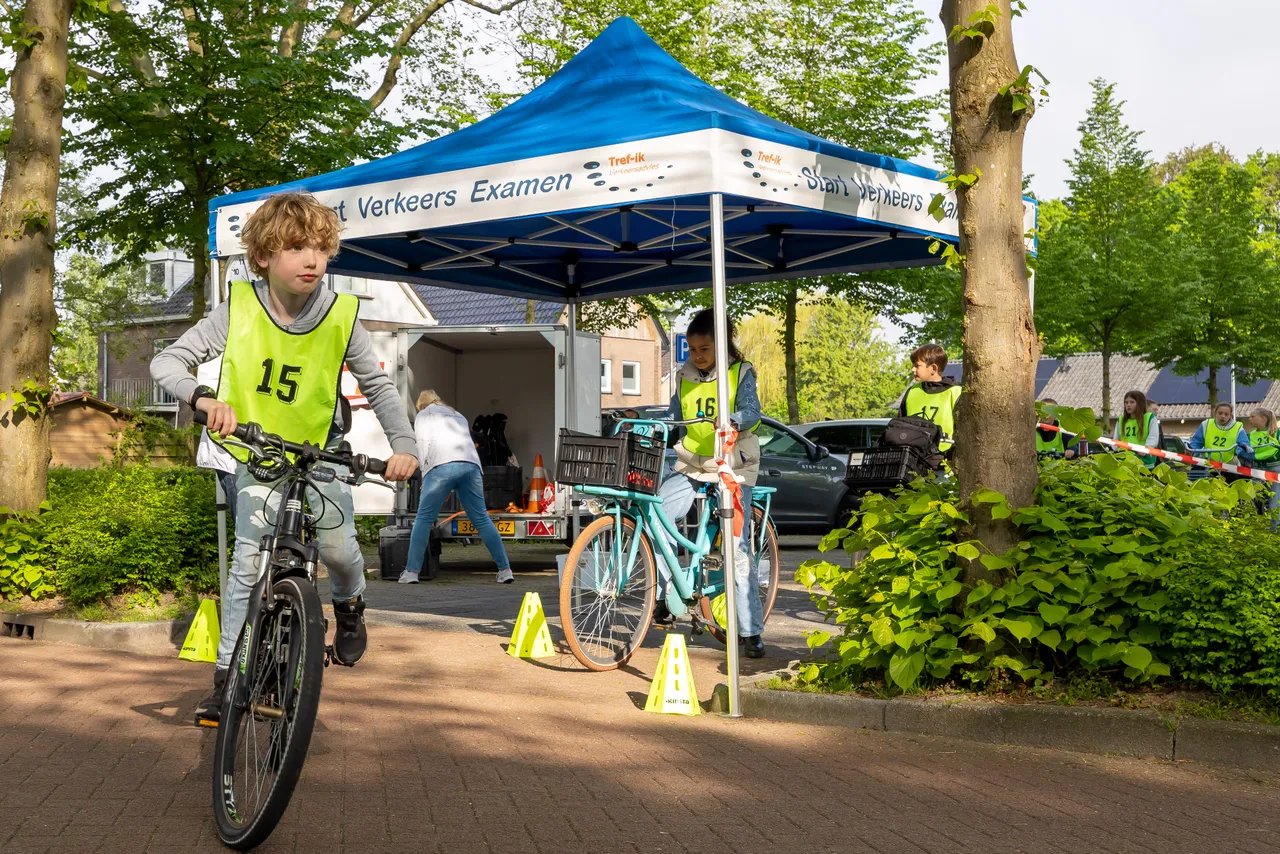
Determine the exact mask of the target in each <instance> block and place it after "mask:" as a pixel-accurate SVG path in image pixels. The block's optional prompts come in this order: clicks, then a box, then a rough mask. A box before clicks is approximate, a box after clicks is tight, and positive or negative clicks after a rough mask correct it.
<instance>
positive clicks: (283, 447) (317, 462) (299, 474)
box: [195, 410, 394, 850]
mask: <svg viewBox="0 0 1280 854" xmlns="http://www.w3.org/2000/svg"><path fill="white" fill-rule="evenodd" d="M195 420H196V422H197V423H199V424H204V423H205V421H206V417H205V413H203V412H200V411H198V410H197V411H196V413H195ZM226 442H227V443H228V444H234V445H236V446H237V447H242V448H246V449H248V450H249V452H250V454H251V457H252V460H251V462H250V463H249V470H250V471H251V472H252V473H253V475H254V477H255V478H257V479H258V480H259V481H262V482H267V483H272V482H274V483H276V488H277V489H278V490H280V493H281V500H280V503H279V506H278V509H277V514H276V520H275V532H274V533H272V534H268V535H266V536H264V537H263V538H262V543H261V546H260V549H259V552H258V572H259V575H258V581H257V583H256V584H255V585H254V586H253V589H252V590H251V591H250V593H249V610H248V614H247V616H246V619H245V624H244V630H243V631H242V632H241V633H240V638H239V640H237V641H236V647H235V652H234V653H233V654H232V657H231V668H230V670H229V672H228V674H227V682H226V687H225V688H224V689H223V695H222V715H221V719H220V721H219V723H218V737H217V743H216V745H215V747H214V753H213V812H214V817H215V818H216V819H217V825H218V836H219V837H220V838H221V839H222V841H223V842H224V843H225V844H226V845H228V846H230V847H232V848H236V849H240V850H246V849H249V848H253V847H254V846H256V845H259V844H261V843H262V842H263V841H264V840H266V838H267V837H268V836H270V835H271V832H272V831H273V830H275V827H276V824H277V823H278V822H279V821H280V817H281V816H282V815H284V811H285V809H286V808H287V807H288V806H289V799H290V798H291V797H292V796H293V789H294V786H296V785H297V783H298V777H299V775H301V773H302V764H303V762H305V761H306V758H307V748H308V747H309V746H310V744H311V732H312V730H313V728H314V727H315V723H316V710H317V709H318V708H319V705H320V684H321V682H322V680H323V675H324V668H325V667H328V666H329V661H330V659H331V658H332V655H333V648H332V647H331V646H326V645H325V630H326V628H327V621H326V620H325V618H324V612H323V610H322V608H321V605H320V595H319V593H317V592H316V587H315V579H316V562H317V559H318V557H319V550H318V548H317V546H316V543H315V536H316V529H317V520H319V519H322V518H323V516H324V505H325V503H326V502H328V499H326V498H325V497H324V495H323V493H319V492H318V486H319V485H320V484H322V483H332V482H333V481H335V480H341V481H343V482H346V483H349V484H352V485H353V486H354V485H357V484H359V483H362V482H367V483H379V484H382V485H385V486H387V487H388V488H394V487H391V485H390V484H386V483H384V482H383V481H376V480H369V481H365V480H362V478H364V476H365V475H366V474H382V473H383V472H385V471H386V462H385V461H383V460H378V459H372V458H369V457H366V456H365V455H363V454H353V453H352V452H351V447H350V446H349V445H348V444H347V443H345V442H344V443H343V444H342V447H341V449H340V450H339V451H338V453H332V452H329V451H326V450H324V449H323V448H320V447H317V446H316V445H312V444H310V443H305V444H302V445H298V444H295V443H293V442H287V441H285V440H284V439H282V438H280V437H279V436H276V435H273V434H271V433H267V432H265V431H263V430H262V428H261V427H259V426H258V425H257V424H252V423H249V424H241V425H240V426H239V427H237V428H236V430H235V433H234V434H232V436H229V437H227V440H226ZM325 463H329V464H332V465H338V466H344V467H346V468H347V470H348V471H349V472H350V474H348V475H345V476H343V475H339V474H338V472H337V471H335V470H334V469H333V468H330V467H329V466H327V465H323V464H325ZM308 485H311V486H312V487H316V488H317V494H319V496H320V504H321V506H320V507H319V508H318V514H317V515H313V514H311V513H308V512H306V509H307V507H306V499H307V494H306V493H307V486H308ZM310 509H313V510H316V509H317V508H314V507H313V508H310Z"/></svg>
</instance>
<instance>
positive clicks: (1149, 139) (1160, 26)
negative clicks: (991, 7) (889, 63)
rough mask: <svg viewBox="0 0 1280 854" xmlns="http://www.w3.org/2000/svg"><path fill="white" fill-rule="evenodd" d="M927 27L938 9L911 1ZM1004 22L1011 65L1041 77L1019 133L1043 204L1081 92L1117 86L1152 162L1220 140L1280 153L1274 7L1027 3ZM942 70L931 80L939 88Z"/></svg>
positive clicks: (1122, 0)
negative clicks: (1036, 105)
mask: <svg viewBox="0 0 1280 854" xmlns="http://www.w3.org/2000/svg"><path fill="white" fill-rule="evenodd" d="M916 5H917V6H918V7H919V8H920V9H921V10H923V11H924V13H925V14H926V15H928V16H929V18H930V19H931V20H933V21H934V22H935V25H936V26H935V32H936V34H937V37H938V38H943V37H944V35H945V34H944V32H943V27H942V23H941V22H940V21H938V17H937V15H938V10H939V9H940V8H941V6H942V4H941V2H940V0H916ZM1027 6H1028V9H1027V11H1026V13H1025V14H1024V15H1023V16H1022V17H1021V18H1018V19H1016V20H1015V21H1014V34H1013V35H1014V46H1015V49H1016V50H1017V55H1018V62H1019V63H1021V64H1022V65H1034V66H1035V67H1036V68H1038V69H1040V71H1042V72H1043V73H1044V75H1045V76H1046V77H1048V78H1049V81H1050V84H1049V86H1048V89H1049V95H1050V99H1049V102H1048V104H1046V105H1044V106H1043V107H1042V108H1041V109H1040V110H1038V111H1037V113H1036V115H1035V117H1034V118H1033V119H1032V121H1031V125H1030V127H1029V128H1028V130H1027V139H1026V149H1025V153H1024V163H1023V167H1024V169H1025V171H1027V172H1030V173H1033V174H1034V175H1035V178H1034V179H1033V184H1032V186H1033V188H1034V189H1035V191H1036V193H1037V195H1039V196H1040V198H1042V199H1051V198H1058V197H1061V196H1063V195H1065V194H1066V191H1067V188H1066V184H1065V181H1066V178H1067V176H1068V170H1067V167H1066V165H1065V164H1064V163H1063V160H1064V159H1066V158H1068V157H1070V156H1071V152H1072V150H1073V149H1074V148H1075V145H1076V142H1077V140H1078V139H1079V133H1078V131H1077V129H1076V128H1077V125H1078V124H1079V123H1080V120H1081V119H1082V118H1083V117H1084V113H1085V110H1086V109H1087V108H1088V106H1089V102H1090V98H1091V90H1090V87H1089V82H1090V81H1091V80H1093V79H1094V78H1096V77H1102V78H1104V79H1106V80H1108V81H1111V82H1114V83H1116V84H1117V87H1116V92H1117V94H1118V96H1119V97H1120V98H1121V99H1122V100H1125V101H1127V102H1128V103H1127V104H1126V106H1125V118H1126V120H1127V121H1128V123H1129V125H1130V127H1132V128H1134V129H1135V130H1141V131H1144V133H1143V135H1142V137H1141V139H1140V142H1141V144H1142V145H1143V147H1144V148H1147V149H1150V150H1151V153H1152V156H1153V157H1154V158H1156V159H1161V158H1163V157H1164V155H1165V154H1167V153H1169V152H1170V151H1175V150H1177V149H1179V148H1182V147H1184V146H1187V145H1203V144H1205V143H1207V142H1221V143H1222V144H1224V145H1225V146H1226V147H1227V149H1228V150H1229V151H1231V152H1232V153H1233V154H1235V155H1236V156H1237V157H1244V156H1246V155H1247V154H1249V153H1250V152H1253V151H1255V150H1257V149H1259V148H1262V149H1267V150H1270V151H1276V150H1280V110H1278V109H1277V104H1278V103H1280V99H1278V98H1277V95H1276V86H1277V84H1278V83H1280V48H1278V47H1277V36H1276V33H1277V31H1278V30H1280V2H1278V0H1216V2H1208V3H1206V2H1190V0H1028V2H1027ZM946 74H947V69H946V65H945V62H943V63H940V64H939V68H938V75H939V79H940V80H943V81H945V78H946Z"/></svg>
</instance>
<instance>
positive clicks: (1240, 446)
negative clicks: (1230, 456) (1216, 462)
mask: <svg viewBox="0 0 1280 854" xmlns="http://www.w3.org/2000/svg"><path fill="white" fill-rule="evenodd" d="M1212 420H1213V419H1212V418H1210V419H1209V421H1201V422H1200V426H1199V427H1197V428H1196V432H1194V433H1192V434H1191V439H1190V440H1189V441H1188V442H1187V450H1188V451H1190V452H1191V453H1192V454H1196V453H1197V452H1199V451H1205V450H1209V449H1207V448H1205V446H1204V428H1205V425H1206V424H1208V423H1209V422H1210V421H1212ZM1236 426H1237V427H1238V428H1239V432H1237V433H1236V449H1235V450H1236V456H1238V457H1240V458H1241V459H1244V460H1248V461H1249V462H1253V446H1252V445H1250V444H1249V434H1248V432H1246V431H1245V429H1244V425H1243V424H1240V423H1238V422H1237V424H1236Z"/></svg>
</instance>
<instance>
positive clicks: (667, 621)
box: [653, 599, 676, 629]
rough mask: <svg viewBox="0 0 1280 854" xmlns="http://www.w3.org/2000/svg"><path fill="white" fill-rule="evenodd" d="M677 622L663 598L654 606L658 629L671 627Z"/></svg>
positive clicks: (654, 623)
mask: <svg viewBox="0 0 1280 854" xmlns="http://www.w3.org/2000/svg"><path fill="white" fill-rule="evenodd" d="M675 624H676V618H675V616H674V615H672V613H671V609H670V608H668V607H667V603H666V602H663V601H662V600H661V599H659V600H658V602H657V603H656V604H655V605H654V606H653V625H654V628H658V629H669V628H671V627H672V626H674V625H675Z"/></svg>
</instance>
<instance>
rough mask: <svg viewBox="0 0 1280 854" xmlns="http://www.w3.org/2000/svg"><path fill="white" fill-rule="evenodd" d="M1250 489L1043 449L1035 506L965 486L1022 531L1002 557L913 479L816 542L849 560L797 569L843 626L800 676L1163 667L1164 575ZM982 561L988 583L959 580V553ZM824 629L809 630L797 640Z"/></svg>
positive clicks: (823, 678) (921, 677) (968, 675)
mask: <svg viewBox="0 0 1280 854" xmlns="http://www.w3.org/2000/svg"><path fill="white" fill-rule="evenodd" d="M1255 492H1256V488H1255V487H1254V486H1252V485H1251V484H1249V483H1247V482H1243V481H1242V482H1237V483H1234V484H1227V483H1225V482H1224V481H1223V480H1221V479H1219V478H1207V479H1204V480H1198V481H1190V482H1189V481H1188V480H1187V477H1186V475H1185V473H1182V472H1178V471H1174V470H1172V469H1170V468H1168V467H1167V466H1160V467H1158V468H1157V469H1156V470H1155V471H1154V473H1153V472H1151V471H1148V470H1147V469H1146V467H1145V466H1143V465H1142V463H1141V462H1140V461H1139V460H1138V459H1137V458H1135V457H1133V456H1131V455H1125V456H1121V457H1115V456H1111V455H1100V456H1095V457H1088V458H1085V459H1083V460H1080V461H1070V462H1067V461H1052V462H1048V463H1046V464H1045V465H1044V466H1043V467H1042V469H1041V477H1040V483H1039V485H1038V487H1037V490H1036V503H1035V504H1033V505H1032V506H1030V507H1027V508H1022V509H1017V510H1014V509H1012V508H1010V507H1008V505H1007V504H1006V503H1005V501H1004V499H1003V498H1002V497H1001V496H1000V495H998V494H996V493H994V492H991V491H989V490H988V491H983V492H979V493H977V494H975V495H974V496H973V499H974V501H975V502H977V503H983V504H988V505H990V508H991V511H992V513H993V515H995V516H996V517H998V518H999V517H1008V516H1012V518H1013V521H1014V522H1016V523H1017V524H1018V525H1019V526H1020V528H1021V529H1022V531H1023V534H1024V539H1023V540H1022V541H1021V542H1020V543H1019V544H1018V545H1017V546H1015V547H1014V548H1013V549H1011V550H1010V551H1009V552H1007V553H1006V554H1004V555H992V554H982V553H981V550H980V545H979V544H978V543H977V542H975V541H962V540H960V539H959V536H958V531H959V529H960V527H961V525H962V524H964V523H965V522H967V516H966V514H965V512H964V511H963V510H962V508H961V507H960V506H959V504H958V501H957V495H956V487H955V484H954V482H950V481H944V482H937V481H935V480H933V479H928V480H919V481H916V482H915V483H914V484H912V485H911V486H909V487H907V488H905V489H903V490H901V491H899V492H898V493H897V494H895V495H892V496H872V497H870V498H869V499H868V500H867V501H866V502H865V503H864V504H863V507H862V509H861V510H860V512H859V513H858V514H857V516H856V517H855V520H856V521H857V522H858V523H859V525H858V527H857V529H856V530H849V529H839V530H836V531H833V532H831V533H830V534H829V535H827V537H826V538H824V540H823V548H824V549H830V548H835V547H836V546H838V545H841V546H843V547H844V549H845V550H846V551H848V552H849V553H851V554H852V553H854V552H858V551H862V550H866V551H867V555H866V556H865V557H864V558H863V559H862V560H861V562H859V563H858V564H857V565H856V566H855V567H853V568H849V567H841V566H836V565H834V564H832V563H829V562H826V561H808V562H806V563H804V564H802V565H801V567H800V569H799V570H798V571H797V573H796V580H797V581H799V582H800V583H801V584H804V585H806V586H807V587H809V588H810V589H811V590H812V591H813V596H814V599H815V601H816V602H817V603H818V605H819V607H820V608H822V609H823V610H825V611H826V613H827V614H828V616H829V617H830V618H833V619H834V620H835V622H836V625H838V626H840V627H841V630H842V634H841V636H840V637H839V638H837V639H835V642H834V652H835V656H834V657H833V658H832V659H831V660H828V661H826V662H822V663H815V664H811V665H808V666H807V667H806V668H804V670H803V671H802V677H803V678H805V679H807V680H810V681H816V682H821V683H822V684H825V685H826V686H828V687H832V688H836V689H840V688H847V687H849V686H850V685H852V684H855V683H856V682H858V681H861V680H863V679H865V678H867V677H868V676H873V677H874V676H881V675H883V676H884V677H885V678H886V680H887V681H892V682H893V683H895V684H896V685H898V687H899V688H901V689H903V690H911V689H914V688H916V687H918V686H919V685H921V684H922V682H923V683H929V682H942V681H948V680H958V681H964V682H969V683H977V684H981V683H985V682H987V681H988V680H991V679H992V678H993V677H996V676H997V675H1000V676H1003V675H1004V674H1013V675H1016V678H1018V679H1020V680H1023V681H1040V680H1043V679H1045V678H1047V677H1049V676H1050V675H1053V676H1066V675H1070V674H1073V673H1079V672H1096V673H1101V674H1104V675H1108V676H1114V677H1117V678H1124V679H1127V680H1131V681H1135V682H1144V681H1149V680H1151V679H1154V678H1157V677H1160V676H1167V675H1169V674H1170V672H1171V668H1170V666H1169V662H1168V661H1167V660H1164V657H1163V653H1164V651H1165V648H1166V644H1165V643H1164V640H1163V639H1162V631H1163V630H1164V628H1165V626H1166V625H1167V621H1165V622H1162V619H1163V618H1162V614H1164V613H1165V612H1166V611H1167V610H1168V609H1169V607H1170V602H1171V597H1170V594H1169V592H1168V591H1167V590H1166V588H1165V583H1164V581H1163V579H1164V578H1165V577H1166V576H1168V575H1169V574H1170V573H1171V572H1174V571H1176V570H1178V569H1179V568H1180V567H1183V566H1185V565H1187V564H1188V562H1190V561H1191V560H1192V558H1191V557H1190V556H1191V555H1193V554H1198V553H1199V552H1197V551H1196V550H1197V549H1198V548H1199V543H1200V542H1201V540H1202V539H1204V538H1205V537H1207V536H1208V535H1209V534H1210V533H1212V532H1215V531H1218V530H1221V528H1222V527H1223V525H1224V521H1223V517H1224V516H1225V515H1227V514H1229V513H1231V512H1233V511H1235V510H1237V508H1239V507H1240V506H1241V503H1242V502H1245V503H1246V504H1247V502H1248V501H1249V500H1250V499H1251V498H1252V496H1253V494H1254V493H1255ZM960 558H965V559H970V560H972V559H980V560H981V561H982V563H983V564H984V565H985V566H986V567H987V568H988V569H989V570H992V571H994V572H997V573H999V574H1000V577H1001V584H1000V585H999V586H997V587H993V586H992V585H990V584H988V583H986V582H979V583H978V584H977V585H976V586H974V587H973V588H971V589H966V587H965V586H964V584H963V583H962V580H961V579H962V577H963V573H962V570H961V568H960V565H959V559H960ZM830 640H831V636H830V635H829V634H828V633H827V632H815V633H813V634H812V635H811V636H810V641H809V642H810V646H812V647H819V646H822V645H823V644H825V643H827V642H828V641H830Z"/></svg>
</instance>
